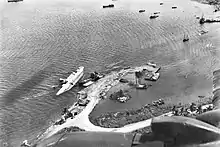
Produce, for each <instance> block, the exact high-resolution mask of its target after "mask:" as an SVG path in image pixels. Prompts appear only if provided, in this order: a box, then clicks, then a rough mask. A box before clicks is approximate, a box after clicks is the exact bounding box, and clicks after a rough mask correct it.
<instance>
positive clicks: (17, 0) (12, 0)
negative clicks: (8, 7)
mask: <svg viewBox="0 0 220 147" xmlns="http://www.w3.org/2000/svg"><path fill="white" fill-rule="evenodd" d="M20 1H23V0H8V3H10V2H20Z"/></svg>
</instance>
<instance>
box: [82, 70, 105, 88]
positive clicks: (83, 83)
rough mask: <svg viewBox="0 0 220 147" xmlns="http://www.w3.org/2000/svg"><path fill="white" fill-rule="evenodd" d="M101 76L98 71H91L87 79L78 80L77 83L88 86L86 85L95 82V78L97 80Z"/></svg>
mask: <svg viewBox="0 0 220 147" xmlns="http://www.w3.org/2000/svg"><path fill="white" fill-rule="evenodd" d="M103 77H104V75H103V74H100V73H97V72H92V73H91V74H90V77H89V78H88V79H85V80H83V81H80V82H79V84H80V85H82V86H83V87H88V86H90V85H92V84H93V83H94V82H96V81H97V80H99V79H101V78H103Z"/></svg>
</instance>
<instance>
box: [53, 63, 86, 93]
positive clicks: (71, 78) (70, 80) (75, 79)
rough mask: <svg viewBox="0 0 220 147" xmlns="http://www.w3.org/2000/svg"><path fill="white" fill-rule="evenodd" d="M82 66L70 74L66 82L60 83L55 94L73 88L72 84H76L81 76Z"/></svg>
mask: <svg viewBox="0 0 220 147" xmlns="http://www.w3.org/2000/svg"><path fill="white" fill-rule="evenodd" d="M83 71H84V67H80V68H79V69H78V71H77V72H76V73H75V75H72V74H71V75H70V76H69V77H68V78H67V83H66V84H63V85H62V88H61V89H60V90H59V91H58V92H57V93H56V95H60V94H62V93H64V92H66V91H69V90H70V89H72V88H73V86H75V85H76V83H77V82H78V81H79V80H80V79H81V78H82V76H83V74H84V72H83Z"/></svg>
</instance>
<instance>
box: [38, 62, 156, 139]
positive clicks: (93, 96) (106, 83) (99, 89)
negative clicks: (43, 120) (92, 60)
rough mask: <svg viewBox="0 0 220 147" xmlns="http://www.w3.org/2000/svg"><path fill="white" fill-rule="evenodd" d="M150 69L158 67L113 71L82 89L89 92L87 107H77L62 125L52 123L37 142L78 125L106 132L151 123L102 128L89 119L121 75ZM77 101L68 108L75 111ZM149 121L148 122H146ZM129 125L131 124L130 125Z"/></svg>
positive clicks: (128, 130) (126, 129)
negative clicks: (76, 111) (77, 112)
mask: <svg viewBox="0 0 220 147" xmlns="http://www.w3.org/2000/svg"><path fill="white" fill-rule="evenodd" d="M144 68H146V69H148V70H150V71H157V70H158V69H156V70H155V69H154V68H153V67H151V66H148V65H144V66H140V67H133V68H129V69H122V70H120V71H118V72H117V71H113V72H112V73H110V74H108V75H106V76H105V77H103V78H101V79H100V80H98V81H97V82H96V83H94V84H93V85H91V86H89V87H87V88H85V89H83V90H82V91H85V92H86V93H87V99H88V100H89V101H90V102H89V103H88V104H87V106H85V107H77V108H78V109H81V112H80V113H79V114H77V115H76V116H74V118H73V119H71V118H68V119H67V120H66V122H65V123H63V124H61V125H52V126H51V127H49V128H48V129H47V130H46V132H44V133H43V134H41V136H39V137H38V139H37V142H38V141H41V140H44V139H46V138H48V137H50V136H52V135H54V134H56V133H58V132H59V131H60V130H62V129H64V128H68V127H71V126H73V127H78V128H80V129H83V130H86V131H104V132H132V131H134V130H137V128H143V126H140V124H141V123H142V124H146V125H150V122H151V119H148V120H145V121H142V122H138V123H136V124H130V125H132V126H136V125H137V126H136V127H137V128H132V127H128V126H124V127H122V128H102V127H99V126H95V125H94V124H92V123H91V122H90V120H89V114H90V113H91V112H92V110H93V109H94V108H95V106H96V105H97V104H98V103H99V101H100V100H101V97H100V96H102V95H105V94H106V93H107V92H108V90H109V89H110V88H111V87H114V86H115V85H117V84H118V83H119V79H120V77H123V76H124V75H126V74H129V73H134V72H135V71H139V70H142V69H144ZM75 107H76V106H75V103H74V105H73V106H71V107H70V108H69V109H68V110H69V111H71V112H72V111H74V109H75ZM146 122H147V123H146ZM130 125H129V126H130Z"/></svg>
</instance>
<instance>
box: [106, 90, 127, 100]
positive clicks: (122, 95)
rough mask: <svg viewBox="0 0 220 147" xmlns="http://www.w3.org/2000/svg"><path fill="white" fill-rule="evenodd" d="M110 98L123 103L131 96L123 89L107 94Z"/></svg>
mask: <svg viewBox="0 0 220 147" xmlns="http://www.w3.org/2000/svg"><path fill="white" fill-rule="evenodd" d="M109 98H110V100H113V101H118V102H120V103H125V102H127V101H128V100H130V99H131V96H130V95H128V94H127V93H125V92H124V91H123V90H119V91H117V92H115V93H113V94H111V95H110V96H109Z"/></svg>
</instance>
